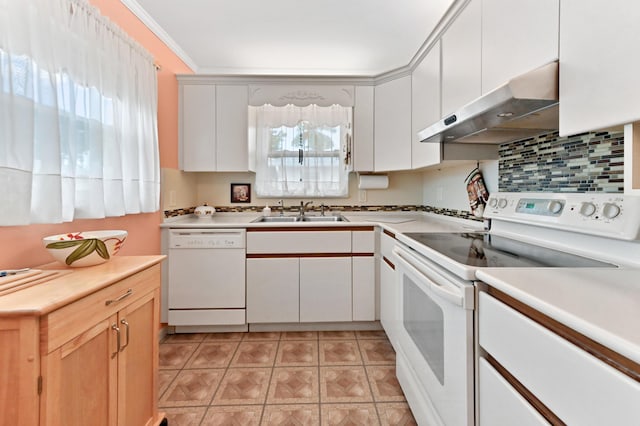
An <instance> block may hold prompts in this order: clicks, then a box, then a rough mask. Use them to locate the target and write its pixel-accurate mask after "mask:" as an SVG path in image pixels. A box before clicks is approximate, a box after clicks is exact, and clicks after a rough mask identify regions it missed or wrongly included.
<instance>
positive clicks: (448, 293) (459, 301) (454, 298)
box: [393, 247, 464, 306]
mask: <svg viewBox="0 0 640 426" xmlns="http://www.w3.org/2000/svg"><path fill="white" fill-rule="evenodd" d="M393 253H394V254H395V255H396V256H397V258H396V259H397V260H398V261H399V262H400V263H401V265H402V266H404V267H405V268H407V269H409V270H410V271H411V272H413V273H414V274H416V275H418V276H420V277H423V278H424V280H425V281H426V282H427V283H428V284H429V289H430V290H431V291H433V292H434V293H435V294H437V295H438V296H440V297H442V298H443V299H445V300H447V301H449V302H451V303H453V304H454V305H456V306H463V305H464V301H463V294H462V293H461V292H457V291H452V290H450V289H448V288H446V287H445V286H443V285H441V284H438V283H437V282H435V281H434V280H432V279H431V278H430V277H429V273H428V272H427V271H425V270H423V268H421V267H420V266H418V265H416V264H415V263H416V260H417V259H416V258H415V256H413V255H411V254H409V253H407V252H406V251H404V250H401V249H398V248H397V247H395V248H394V249H393ZM412 261H413V262H412Z"/></svg>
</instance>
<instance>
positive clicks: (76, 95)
mask: <svg viewBox="0 0 640 426" xmlns="http://www.w3.org/2000/svg"><path fill="white" fill-rule="evenodd" d="M0 185H1V186H2V188H3V189H4V190H3V193H4V194H5V195H4V200H3V202H2V203H0V225H25V224H29V223H59V222H66V221H72V220H74V219H79V218H103V217H107V216H121V215H125V214H131V213H141V212H153V211H157V210H158V209H159V198H160V168H159V152H158V135H157V77H156V70H155V66H154V64H153V58H152V57H151V56H150V55H149V54H148V53H147V52H146V51H145V50H144V49H143V48H142V47H141V46H140V45H138V44H137V43H136V42H135V41H134V40H132V39H131V38H129V37H128V36H127V35H126V34H125V33H124V32H123V31H121V30H120V29H119V28H118V27H117V26H115V25H114V24H113V23H111V22H110V21H108V20H107V19H106V18H104V17H103V16H101V15H100V13H99V11H98V10H97V9H96V8H94V7H93V6H91V5H89V4H88V3H87V2H86V0H29V1H23V0H0Z"/></svg>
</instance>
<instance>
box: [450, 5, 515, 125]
mask: <svg viewBox="0 0 640 426" xmlns="http://www.w3.org/2000/svg"><path fill="white" fill-rule="evenodd" d="M518 3H519V2H518ZM481 5H482V3H481V1H480V0H471V2H469V4H467V6H466V7H465V8H464V10H462V12H460V14H459V15H458V17H457V18H456V19H455V21H453V23H452V24H451V26H450V27H449V28H448V29H447V30H446V32H445V33H444V35H443V36H442V38H441V42H442V111H441V113H442V117H445V116H447V115H449V114H451V113H452V112H454V111H456V110H457V109H458V108H460V107H461V106H463V105H466V104H467V103H469V102H471V101H472V100H474V99H476V98H478V97H479V96H480V95H481V78H480V67H481V56H480V55H481V50H480V49H481V35H482V34H481Z"/></svg>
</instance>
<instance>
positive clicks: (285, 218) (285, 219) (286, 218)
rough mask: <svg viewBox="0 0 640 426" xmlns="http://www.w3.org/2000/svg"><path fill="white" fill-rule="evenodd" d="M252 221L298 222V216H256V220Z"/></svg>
mask: <svg viewBox="0 0 640 426" xmlns="http://www.w3.org/2000/svg"><path fill="white" fill-rule="evenodd" d="M252 222H254V223H255V222H265V223H273V222H300V218H298V217H297V216H262V217H259V218H257V219H256V220H253V221H252Z"/></svg>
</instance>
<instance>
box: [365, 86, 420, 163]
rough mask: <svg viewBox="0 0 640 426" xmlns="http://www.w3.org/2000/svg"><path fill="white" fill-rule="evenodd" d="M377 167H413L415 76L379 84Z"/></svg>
mask: <svg viewBox="0 0 640 426" xmlns="http://www.w3.org/2000/svg"><path fill="white" fill-rule="evenodd" d="M374 123H375V126H374V131H375V142H374V163H375V171H389V170H407V169H410V168H411V141H412V137H411V133H412V132H411V76H410V75H408V76H405V77H401V78H397V79H395V80H391V81H388V82H386V83H382V84H380V85H378V86H376V88H375V113H374Z"/></svg>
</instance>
